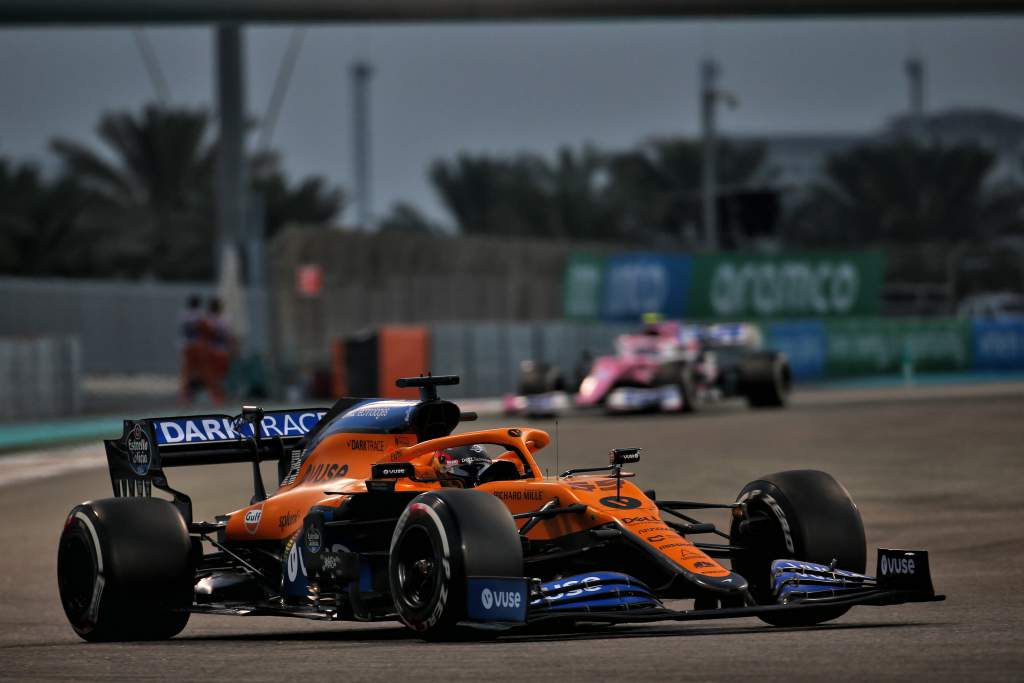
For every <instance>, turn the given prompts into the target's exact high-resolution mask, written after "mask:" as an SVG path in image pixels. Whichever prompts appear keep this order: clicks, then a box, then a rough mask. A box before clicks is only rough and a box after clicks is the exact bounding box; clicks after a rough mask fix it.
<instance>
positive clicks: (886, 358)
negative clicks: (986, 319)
mask: <svg viewBox="0 0 1024 683" xmlns="http://www.w3.org/2000/svg"><path fill="white" fill-rule="evenodd" d="M825 324H826V338H827V340H828V341H827V348H826V353H825V367H826V372H827V373H828V374H829V375H870V374H882V373H889V372H898V371H899V370H900V369H901V368H902V367H903V364H904V363H910V364H911V366H912V367H913V369H914V370H915V371H921V370H961V369H964V368H966V367H967V366H968V365H969V364H970V339H969V329H968V327H969V325H968V323H967V322H966V321H964V320H957V319H953V318H938V319H923V318H919V319H903V318H900V319H885V318H881V319H849V320H829V321H827V322H826V323H825Z"/></svg>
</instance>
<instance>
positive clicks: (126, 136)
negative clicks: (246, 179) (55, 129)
mask: <svg viewBox="0 0 1024 683" xmlns="http://www.w3.org/2000/svg"><path fill="white" fill-rule="evenodd" d="M208 124H209V118H208V116H207V114H206V113H205V112H203V111H200V110H189V109H167V108H164V107H159V106H156V105H150V106H147V107H145V108H144V109H143V111H142V112H141V114H140V115H138V116H136V115H135V114H132V113H129V112H115V113H108V114H105V115H104V116H103V117H102V118H101V119H100V122H99V125H98V126H97V134H98V135H99V138H100V140H101V142H103V143H104V145H105V147H106V149H105V150H103V151H97V150H95V149H92V148H90V147H87V146H85V145H82V144H80V143H76V142H72V141H68V140H62V139H57V140H55V141H54V142H53V144H52V147H53V150H54V152H56V154H57V155H58V156H59V157H60V159H61V160H62V161H63V163H64V167H65V169H66V172H67V173H68V174H69V175H71V176H72V177H74V178H76V179H77V180H78V181H79V182H80V183H81V184H82V185H83V187H85V188H86V189H87V190H88V191H89V192H90V193H91V194H92V196H93V197H94V198H95V203H94V206H93V210H92V211H91V212H90V213H89V214H88V215H87V216H84V217H83V223H85V224H86V225H88V226H90V228H91V230H92V231H93V232H96V233H98V234H99V235H101V236H102V237H101V238H102V239H103V241H104V242H106V245H105V246H106V248H107V255H108V256H107V258H106V259H105V260H106V261H108V263H107V264H102V266H104V267H112V268H114V269H115V271H117V272H120V273H122V274H125V275H129V276H138V275H143V274H151V275H155V276H157V277H171V278H174V277H177V278H202V277H204V276H206V277H208V274H209V273H211V272H212V270H213V250H212V249H211V248H210V247H209V245H210V244H211V242H212V240H211V238H210V236H209V233H210V231H211V226H212V216H213V179H214V164H215V158H216V149H215V146H214V144H213V142H212V141H210V140H209V139H208V137H209V136H208V134H207V127H208Z"/></svg>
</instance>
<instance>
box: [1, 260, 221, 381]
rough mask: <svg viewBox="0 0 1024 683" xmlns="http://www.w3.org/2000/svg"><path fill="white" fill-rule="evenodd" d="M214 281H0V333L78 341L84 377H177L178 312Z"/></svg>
mask: <svg viewBox="0 0 1024 683" xmlns="http://www.w3.org/2000/svg"><path fill="white" fill-rule="evenodd" d="M192 294H196V295H199V296H201V297H204V298H206V297H209V296H212V295H214V294H215V288H214V287H213V286H212V285H209V284H198V283H165V282H159V283H158V282H129V281H110V280H106V281H90V280H57V279H54V280H22V279H17V278H0V336H6V337H12V336H18V337H37V336H47V337H62V336H69V335H73V336H75V337H77V338H78V340H79V342H78V343H79V348H80V354H81V369H82V372H84V373H86V374H105V373H114V374H136V373H139V374H176V373H177V372H178V362H179V359H178V351H177V339H178V327H177V325H178V315H179V313H180V312H181V310H182V309H183V308H184V305H185V301H186V300H187V298H188V297H189V295H192Z"/></svg>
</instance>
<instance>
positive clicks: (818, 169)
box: [730, 108, 1024, 192]
mask: <svg viewBox="0 0 1024 683" xmlns="http://www.w3.org/2000/svg"><path fill="white" fill-rule="evenodd" d="M918 125H919V123H918V121H917V120H916V119H915V118H914V117H913V116H912V115H910V114H904V115H900V116H896V117H894V118H892V119H891V120H890V121H889V122H888V123H887V124H886V125H885V126H884V127H883V128H882V129H881V130H878V131H876V132H869V133H793V134H789V133H787V134H776V135H751V134H744V135H734V136H730V137H731V138H732V139H734V140H738V141H742V142H760V143H762V144H764V146H765V163H764V168H765V177H764V179H763V181H764V184H766V185H769V186H771V187H774V188H776V189H779V190H791V191H792V190H795V191H798V192H799V191H800V190H803V189H806V188H808V187H810V186H811V185H813V184H814V183H815V182H817V181H819V180H821V179H822V177H823V176H824V173H825V163H826V162H827V161H828V159H829V157H831V156H833V155H835V154H839V153H842V152H845V151H847V150H849V149H851V148H853V147H856V146H857V145H862V144H867V143H870V142H883V141H886V140H890V139H893V138H896V137H917V136H918V135H919V133H918ZM921 128H922V129H923V135H924V136H925V140H924V141H925V142H935V143H938V144H941V145H964V144H973V145H978V146H979V147H982V148H984V149H986V150H988V151H989V152H991V153H992V154H994V155H995V157H996V159H995V163H994V164H993V168H992V171H991V173H990V174H989V177H988V182H989V183H991V184H1002V183H1012V184H1015V185H1024V117H1020V116H1017V115H1015V114H1010V113H1007V112H1001V111H996V110H993V109H982V108H978V109H972V108H956V109H948V110H945V111H941V112H936V113H934V114H927V115H925V116H924V118H923V121H922V122H921Z"/></svg>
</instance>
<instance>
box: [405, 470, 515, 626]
mask: <svg viewBox="0 0 1024 683" xmlns="http://www.w3.org/2000/svg"><path fill="white" fill-rule="evenodd" d="M471 576H480V577H509V578H521V577H522V576H523V551H522V543H521V541H520V540H519V532H518V531H517V529H516V525H515V522H514V521H513V519H512V515H511V514H509V511H508V508H506V507H505V506H504V505H503V504H502V503H501V501H500V500H498V499H497V498H495V497H494V496H492V495H491V494H489V493H485V492H483V491H467V490H463V489H441V490H438V491H430V492H427V493H423V494H421V495H419V496H417V497H416V498H414V499H413V500H412V502H410V503H409V505H408V506H407V507H406V508H405V511H404V512H403V513H402V516H401V517H400V518H399V520H398V523H397V524H396V525H395V531H394V534H393V535H392V537H391V551H390V556H389V558H388V578H389V581H390V585H391V595H392V598H393V599H394V602H395V611H396V612H397V613H398V616H399V618H400V619H401V620H402V622H403V623H405V625H406V626H409V627H410V628H412V629H413V630H415V631H416V632H417V633H419V634H420V635H421V636H422V637H424V638H426V639H431V640H439V639H456V638H464V637H486V635H487V634H488V633H491V632H487V631H471V630H469V629H466V630H462V629H459V628H458V622H459V621H461V620H463V619H465V618H466V611H467V607H466V602H467V595H466V591H467V579H468V577H471Z"/></svg>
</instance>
